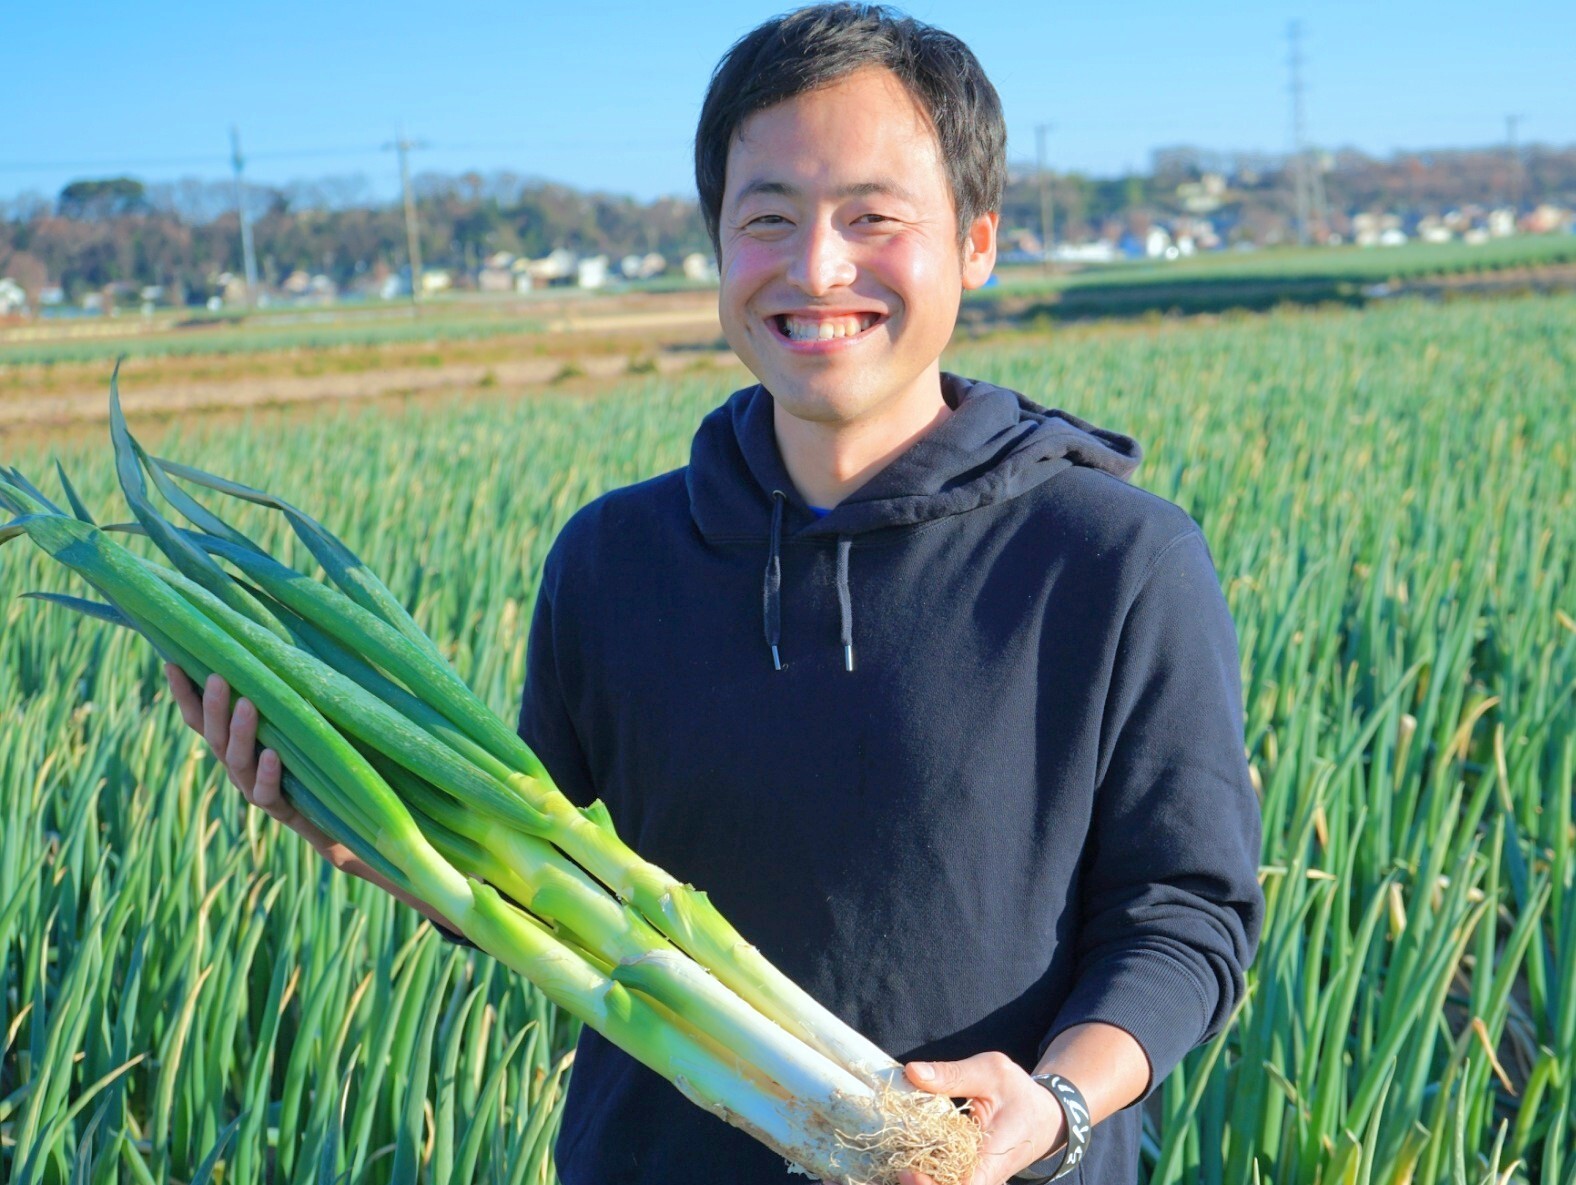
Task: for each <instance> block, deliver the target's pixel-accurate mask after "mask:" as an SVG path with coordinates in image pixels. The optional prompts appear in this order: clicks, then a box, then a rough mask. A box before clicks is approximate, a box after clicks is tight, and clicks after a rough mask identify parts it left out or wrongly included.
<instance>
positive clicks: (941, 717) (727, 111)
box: [520, 5, 1263, 1185]
mask: <svg viewBox="0 0 1576 1185" xmlns="http://www.w3.org/2000/svg"><path fill="white" fill-rule="evenodd" d="M695 169H696V182H697V185H698V188H699V191H700V198H701V206H702V210H703V212H704V213H705V216H706V219H707V223H708V228H709V229H710V231H711V233H712V236H713V239H714V241H715V243H716V247H717V259H718V264H719V270H720V275H721V291H720V294H719V309H720V314H721V320H722V325H723V330H724V332H725V334H726V336H727V339H728V342H729V344H730V345H731V346H732V347H733V349H734V350H735V352H736V353H737V354H738V355H739V357H740V358H741V359H743V361H744V362H745V364H746V365H747V366H748V367H749V368H750V370H751V371H752V372H753V373H754V375H755V376H756V378H757V379H758V380H759V383H758V385H756V386H753V387H749V388H747V389H745V390H742V391H739V392H737V393H735V394H734V395H733V396H732V397H731V398H730V399H729V400H728V401H727V403H726V404H724V405H723V406H722V407H721V408H719V409H717V410H716V411H715V412H713V413H712V414H711V415H709V416H708V417H707V418H706V419H705V421H704V422H703V423H702V424H701V425H700V429H699V431H698V432H697V434H696V436H695V440H694V444H693V446H692V449H691V454H690V462H689V464H688V466H687V467H686V468H684V469H681V470H678V471H676V472H674V473H670V474H666V475H664V476H662V477H658V478H655V479H653V480H652V481H649V482H645V483H643V484H641V485H637V486H633V487H630V488H628V489H624V490H618V491H615V492H613V493H611V494H609V495H607V496H606V497H604V498H602V499H600V500H598V501H597V502H595V503H593V504H592V505H591V506H588V507H587V508H586V509H585V510H583V511H582V512H580V514H578V515H577V516H576V517H575V518H574V520H573V521H572V522H571V523H570V524H569V525H568V526H567V527H566V528H565V529H564V531H563V533H562V535H561V536H560V537H559V539H558V541H557V543H556V544H555V546H554V548H553V551H552V553H551V555H550V556H549V558H548V560H547V564H546V567H545V570H544V575H543V582H542V590H541V594H540V597H539V600H538V603H537V611H536V617H535V621H534V624H533V627H532V634H531V642H530V648H529V655H530V658H529V663H528V666H529V670H528V675H527V683H526V689H525V696H524V702H523V705H522V711H521V718H520V727H521V732H522V735H524V736H525V738H526V740H527V741H528V742H529V743H530V744H531V745H532V747H533V748H534V749H535V750H536V752H537V753H538V754H539V755H540V756H541V757H542V759H543V761H544V762H545V763H546V764H547V767H548V768H549V769H550V770H551V771H552V773H553V775H554V777H555V778H556V779H557V780H558V782H559V784H560V785H561V786H562V787H563V788H564V789H565V791H566V792H567V793H569V794H570V795H571V796H572V797H576V798H578V799H579V800H581V801H589V800H590V799H592V798H593V797H600V798H602V799H603V800H604V801H605V802H606V803H607V805H608V807H609V808H610V809H611V811H612V813H613V816H614V818H615V819H616V820H617V822H618V826H619V830H620V832H621V833H622V834H624V835H625V836H627V837H628V838H629V840H630V842H631V843H632V844H633V845H634V846H635V848H636V849H637V850H639V851H641V852H642V853H643V854H645V855H646V856H648V857H649V858H651V859H653V860H655V861H656V862H657V863H659V864H660V865H662V866H663V867H666V868H668V869H669V870H671V871H672V872H674V873H675V874H676V875H678V876H681V877H683V878H685V879H687V880H689V881H692V882H693V883H695V884H697V885H700V886H703V887H705V888H706V889H707V891H708V892H709V893H710V894H711V896H712V898H713V899H714V900H715V901H716V902H717V903H718V905H719V906H720V907H721V908H722V910H723V912H724V913H725V914H726V915H727V916H728V917H729V918H730V919H732V920H733V921H734V922H735V923H736V924H737V925H738V927H739V929H740V931H741V932H742V933H744V934H745V935H747V936H750V937H751V939H752V940H753V941H755V942H756V943H757V944H758V945H759V946H760V947H761V948H762V949H763V950H764V951H765V952H766V954H767V955H768V956H769V957H770V958H772V959H773V960H774V961H776V962H777V963H778V964H779V965H780V966H782V967H783V969H784V970H785V971H787V972H788V973H789V974H790V975H792V976H793V977H794V978H795V979H796V980H797V981H798V982H799V983H801V984H802V985H803V986H804V987H805V988H807V989H808V990H809V991H810V992H811V993H812V994H813V995H815V996H816V997H817V998H819V999H820V1000H822V1001H823V1002H824V1003H826V1004H828V1005H829V1006H831V1007H832V1008H833V1009H834V1010H836V1011H837V1012H839V1013H840V1014H841V1015H842V1016H843V1017H844V1018H845V1019H847V1020H849V1021H850V1022H851V1023H853V1024H854V1025H855V1027H857V1028H859V1029H860V1030H861V1031H862V1032H864V1033H865V1034H867V1035H868V1036H870V1037H872V1038H873V1039H874V1040H876V1041H877V1042H878V1043H879V1044H881V1045H882V1046H883V1047H884V1048H886V1049H887V1050H889V1051H890V1052H891V1053H893V1054H894V1055H895V1056H897V1057H899V1058H902V1059H905V1060H906V1061H907V1062H908V1063H909V1065H908V1075H909V1077H910V1079H911V1080H912V1081H913V1082H914V1083H916V1084H917V1085H919V1086H920V1087H922V1088H924V1089H927V1090H934V1091H938V1092H941V1093H944V1094H947V1095H951V1096H954V1097H966V1098H969V1099H970V1100H972V1103H973V1111H974V1114H975V1115H976V1116H977V1117H978V1118H979V1120H980V1122H981V1123H982V1125H983V1127H984V1130H985V1156H984V1159H983V1162H982V1164H981V1167H980V1170H979V1172H978V1174H977V1179H976V1182H975V1183H974V1185H996V1183H998V1182H1001V1181H1004V1180H1006V1179H1008V1178H1009V1177H1013V1176H1014V1175H1015V1174H1019V1173H1022V1174H1023V1176H1022V1178H1021V1179H1026V1180H1033V1179H1045V1178H1048V1177H1050V1176H1052V1175H1053V1174H1058V1173H1063V1172H1067V1171H1070V1170H1073V1169H1077V1170H1078V1171H1079V1172H1081V1174H1082V1176H1081V1177H1080V1178H1078V1179H1080V1180H1082V1181H1085V1182H1099V1183H1101V1185H1116V1183H1119V1182H1120V1183H1128V1182H1133V1181H1136V1180H1137V1179H1138V1175H1139V1162H1138V1144H1139V1138H1138V1137H1139V1128H1140V1112H1139V1109H1138V1108H1137V1107H1135V1106H1134V1105H1133V1104H1134V1103H1136V1102H1137V1101H1138V1100H1140V1099H1141V1098H1143V1097H1144V1096H1146V1095H1147V1094H1148V1093H1149V1092H1150V1091H1152V1090H1153V1089H1154V1088H1155V1087H1156V1086H1158V1085H1159V1083H1160V1081H1161V1080H1162V1079H1163V1078H1164V1077H1165V1075H1166V1074H1167V1073H1168V1072H1169V1071H1170V1070H1171V1069H1172V1068H1173V1067H1174V1066H1175V1064H1176V1063H1177V1061H1178V1060H1179V1059H1180V1058H1181V1057H1182V1055H1183V1054H1184V1053H1186V1052H1187V1050H1188V1049H1189V1048H1191V1047H1192V1046H1193V1045H1195V1044H1196V1043H1198V1042H1199V1041H1201V1040H1203V1039H1205V1038H1206V1037H1208V1036H1210V1035H1212V1034H1215V1033H1217V1032H1219V1031H1220V1030H1221V1029H1222V1028H1223V1027H1224V1025H1225V1023H1226V1021H1227V1019H1228V1018H1229V1016H1230V1014H1231V1011H1232V1009H1233V1007H1234V1006H1235V1004H1236V1003H1237V1001H1238V1000H1239V999H1240V997H1241V994H1242V991H1243V971H1244V969H1245V967H1246V966H1247V964H1248V962H1249V961H1250V959H1251V958H1252V955H1253V952H1254V949H1255V946H1256V943H1257V939H1258V932H1259V927H1260V923H1261V919H1262V911H1263V898H1262V896H1261V894H1260V890H1259V886H1258V883H1257V876H1256V874H1257V859H1258V850H1259V814H1258V806H1257V800H1256V797H1255V795H1254V792H1253V790H1252V787H1251V784H1250V782H1249V778H1248V772H1247V768H1246V763H1245V760H1244V757H1243V746H1242V710H1241V705H1240V699H1239V696H1240V692H1239V689H1238V673H1237V661H1238V660H1237V653H1236V639H1235V636H1234V633H1233V630H1232V626H1231V621H1230V618H1229V617H1228V615H1227V613H1226V609H1225V605H1224V603H1223V600H1222V598H1221V594H1220V587H1219V583H1218V581H1217V579H1216V576H1215V573H1214V570H1213V568H1212V566H1211V563H1210V559H1209V554H1208V551H1207V549H1206V547H1205V545H1204V542H1203V539H1202V536H1201V535H1200V533H1199V531H1198V528H1197V527H1196V526H1195V525H1194V524H1193V522H1192V521H1191V520H1190V519H1189V518H1188V517H1187V515H1185V514H1184V513H1183V512H1182V511H1180V510H1178V509H1177V508H1176V507H1174V506H1172V505H1170V504H1169V503H1166V502H1164V501H1162V500H1160V499H1158V498H1155V497H1153V496H1151V495H1148V494H1145V493H1143V492H1141V491H1138V490H1136V489H1134V488H1133V487H1131V486H1129V485H1128V484H1126V482H1125V481H1124V480H1123V479H1124V478H1125V477H1126V476H1127V475H1128V474H1129V473H1130V472H1131V471H1132V469H1133V468H1134V466H1135V465H1136V463H1137V460H1138V448H1137V446H1136V445H1135V444H1134V443H1133V441H1131V440H1130V439H1128V438H1127V437H1124V436H1121V435H1118V434H1116V433H1112V432H1105V431H1100V430H1097V429H1094V428H1092V427H1090V426H1089V425H1088V424H1085V423H1084V422H1083V421H1081V420H1079V419H1077V418H1075V417H1074V416H1071V415H1069V414H1066V413H1062V412H1055V411H1047V410H1045V409H1044V408H1042V407H1040V406H1038V405H1037V404H1035V403H1033V402H1031V401H1030V400H1028V399H1026V398H1024V397H1023V396H1021V395H1019V394H1017V393H1015V392H1012V391H1008V390H1005V389H1002V388H1000V387H995V386H992V385H990V384H988V383H982V382H971V381H969V380H967V379H964V378H960V377H958V376H954V375H949V374H944V373H943V372H942V370H941V361H940V359H941V353H942V351H943V349H944V348H945V347H946V345H947V342H948V340H949V338H950V337H951V335H952V332H953V328H954V326H955V324H956V322H957V315H958V307H959V304H960V301H961V299H962V295H963V292H964V291H965V290H966V289H970V288H977V287H979V286H980V285H982V284H983V283H985V281H986V280H987V279H988V278H989V276H990V274H991V270H992V268H993V266H994V264H995V259H996V230H997V222H998V209H999V206H1000V201H1001V192H1002V186H1003V182H1004V177H1005V172H1006V169H1005V130H1004V127H1003V122H1002V115H1001V109H1000V105H999V102H998V100H997V97H996V94H995V91H994V89H993V88H992V87H991V84H990V82H989V80H988V79H987V78H986V77H985V75H984V72H983V71H982V70H981V68H980V65H979V63H978V62H977V61H976V59H975V58H974V55H973V54H972V53H971V52H970V51H969V50H968V48H967V47H966V46H965V45H964V44H963V43H962V42H960V41H958V40H957V39H956V38H954V37H952V36H950V35H948V34H946V33H943V32H941V31H940V30H937V29H934V28H931V27H929V26H926V25H924V24H921V23H919V22H916V21H913V20H910V19H907V18H905V17H902V16H901V15H899V14H896V13H893V12H892V11H890V10H887V9H882V8H875V7H869V6H864V5H828V6H819V7H813V8H807V9H802V10H800V11H798V12H794V13H790V14H788V15H786V16H784V17H780V18H777V19H774V20H771V21H768V22H767V23H765V24H764V25H762V26H760V27H759V28H757V29H755V30H754V31H753V32H751V33H749V34H747V35H746V36H745V37H744V38H742V39H741V40H740V41H739V42H738V43H737V44H736V45H735V46H734V47H733V48H732V49H731V50H730V51H729V52H728V54H727V55H726V56H725V57H724V58H723V60H722V62H721V63H720V64H719V66H718V68H717V70H716V72H715V74H714V75H713V77H712V81H711V85H710V88H709V90H708V92H707V95H706V99H705V103H704V104H703V107H702V111H701V117H700V122H699V128H698V130H697V134H696V143H695ZM1035 1074H1039V1075H1040V1077H1039V1079H1038V1080H1036V1078H1035V1076H1034V1075H1035ZM1069 1121H1070V1122H1069ZM558 1167H559V1172H560V1175H561V1176H562V1178H563V1180H564V1181H565V1182H566V1183H567V1185H605V1183H611V1182H619V1183H620V1185H659V1183H660V1185H679V1183H681V1182H683V1183H685V1185H754V1183H755V1182H767V1181H780V1180H788V1179H789V1178H788V1177H787V1175H786V1173H785V1171H784V1167H783V1165H782V1163H781V1162H780V1161H779V1160H777V1158H776V1157H774V1156H773V1155H772V1154H771V1153H770V1152H768V1151H767V1150H766V1149H764V1148H763V1147H761V1146H759V1145H757V1144H755V1143H753V1142H752V1141H751V1140H750V1139H749V1138H748V1137H746V1136H743V1135H741V1134H740V1133H739V1132H737V1131H734V1130H732V1129H730V1128H727V1127H725V1126H724V1125H723V1124H722V1123H720V1122H718V1121H717V1120H714V1119H713V1118H712V1117H710V1116H709V1115H706V1114H705V1113H704V1112H701V1111H700V1110H698V1109H697V1108H694V1107H692V1106H691V1105H690V1104H688V1103H687V1102H685V1101H684V1100H683V1099H682V1098H681V1097H680V1096H679V1094H678V1093H677V1092H676V1091H674V1090H672V1089H671V1088H668V1087H667V1086H665V1084H663V1083H662V1082H661V1080H660V1079H658V1078H657V1077H656V1076H655V1075H652V1074H651V1073H649V1072H648V1071H646V1070H644V1069H643V1068H641V1067H640V1066H639V1065H638V1064H636V1063H635V1062H634V1061H632V1060H631V1059H630V1058H628V1057H627V1056H625V1055H624V1054H623V1053H621V1052H619V1051H618V1050H617V1049H615V1048H614V1047H613V1046H611V1045H609V1044H608V1043H607V1042H605V1041H603V1040H602V1039H600V1038H599V1037H597V1036H596V1035H595V1034H593V1033H589V1032H588V1033H586V1034H585V1036H584V1037H583V1038H582V1042H581V1048H580V1053H579V1057H578V1059H577V1061H576V1065H575V1072H574V1076H573V1079H572V1081H571V1085H570V1096H569V1100H568V1103H567V1105H566V1110H565V1115H564V1126H563V1132H562V1135H561V1137H560V1140H559V1144H558ZM911 1180H913V1181H915V1182H918V1181H921V1180H922V1179H920V1178H911Z"/></svg>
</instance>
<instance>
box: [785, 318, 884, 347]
mask: <svg viewBox="0 0 1576 1185" xmlns="http://www.w3.org/2000/svg"><path fill="white" fill-rule="evenodd" d="M875 319H876V318H875V315H874V314H873V313H866V314H862V315H860V316H853V317H783V318H782V325H783V333H785V334H786V335H787V336H788V337H790V338H792V339H793V340H794V341H823V342H824V341H831V340H832V339H833V338H837V337H853V336H854V335H855V334H857V333H861V332H863V331H864V330H866V329H868V328H870V326H871V325H873V324H874V323H875Z"/></svg>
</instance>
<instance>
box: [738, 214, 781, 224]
mask: <svg viewBox="0 0 1576 1185" xmlns="http://www.w3.org/2000/svg"><path fill="white" fill-rule="evenodd" d="M744 225H745V226H787V225H788V220H787V219H786V218H784V217H783V216H782V215H781V214H757V215H756V216H755V217H754V218H751V219H750V220H749V221H748V222H746V223H745V224H744Z"/></svg>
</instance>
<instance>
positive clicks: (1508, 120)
mask: <svg viewBox="0 0 1576 1185" xmlns="http://www.w3.org/2000/svg"><path fill="white" fill-rule="evenodd" d="M1523 118H1524V117H1523V116H1520V115H1507V116H1505V145H1506V148H1507V150H1508V152H1509V154H1510V184H1509V185H1507V186H1506V187H1505V188H1506V189H1508V190H1509V191H1510V208H1511V209H1512V210H1514V211H1515V212H1516V213H1518V214H1519V213H1520V212H1521V153H1520V151H1519V150H1518V149H1517V147H1516V128H1517V126H1518V125H1519V124H1520V123H1521V121H1522V119H1523Z"/></svg>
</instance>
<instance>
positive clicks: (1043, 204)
mask: <svg viewBox="0 0 1576 1185" xmlns="http://www.w3.org/2000/svg"><path fill="white" fill-rule="evenodd" d="M1055 129H1056V125H1055V124H1053V123H1040V124H1035V125H1034V160H1035V168H1034V172H1035V177H1036V179H1037V180H1038V181H1039V186H1040V259H1041V260H1042V261H1043V263H1044V264H1045V266H1046V268H1049V267H1050V266H1051V248H1052V247H1053V246H1055V244H1056V220H1055V211H1054V209H1053V208H1052V202H1053V201H1054V200H1055V199H1054V197H1053V195H1052V193H1051V175H1050V173H1048V172H1047V171H1046V168H1045V163H1046V162H1045V138H1046V137H1047V136H1049V135H1050V134H1051V132H1053V131H1054V130H1055Z"/></svg>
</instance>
